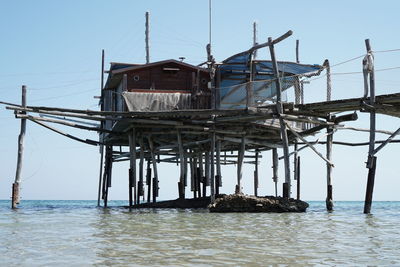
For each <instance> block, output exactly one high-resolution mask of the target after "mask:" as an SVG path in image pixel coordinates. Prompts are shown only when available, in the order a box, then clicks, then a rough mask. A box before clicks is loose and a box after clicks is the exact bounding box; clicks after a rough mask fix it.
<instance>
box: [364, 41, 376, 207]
mask: <svg viewBox="0 0 400 267" xmlns="http://www.w3.org/2000/svg"><path fill="white" fill-rule="evenodd" d="M365 45H366V48H367V56H366V57H365V58H364V61H363V64H364V76H365V75H368V74H369V87H370V88H369V89H370V90H369V92H370V98H369V99H370V101H369V105H370V106H372V107H374V106H375V73H374V57H373V54H372V50H371V45H370V43H369V39H366V40H365ZM366 86H368V85H366ZM369 114H370V131H369V150H368V161H367V168H368V181H367V190H366V193H365V202H364V213H366V214H368V213H370V212H371V205H372V195H373V191H374V183H375V169H376V157H375V156H374V150H375V127H376V114H375V110H374V109H373V108H372V109H371V110H370V111H369Z"/></svg>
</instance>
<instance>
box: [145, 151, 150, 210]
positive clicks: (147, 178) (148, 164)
mask: <svg viewBox="0 0 400 267" xmlns="http://www.w3.org/2000/svg"><path fill="white" fill-rule="evenodd" d="M146 185H147V203H150V199H151V167H150V159H147V172H146Z"/></svg>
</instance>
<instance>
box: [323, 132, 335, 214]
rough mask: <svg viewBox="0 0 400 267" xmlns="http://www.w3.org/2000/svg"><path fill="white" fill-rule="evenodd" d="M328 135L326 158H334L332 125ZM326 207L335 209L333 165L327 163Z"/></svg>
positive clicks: (329, 209) (330, 209)
mask: <svg viewBox="0 0 400 267" xmlns="http://www.w3.org/2000/svg"><path fill="white" fill-rule="evenodd" d="M327 134H328V135H327V136H326V158H327V160H329V161H331V160H332V143H333V129H332V128H331V127H328V128H327ZM326 184H327V192H326V201H325V202H326V209H327V210H328V211H332V210H333V200H332V198H333V197H332V165H331V164H328V163H326Z"/></svg>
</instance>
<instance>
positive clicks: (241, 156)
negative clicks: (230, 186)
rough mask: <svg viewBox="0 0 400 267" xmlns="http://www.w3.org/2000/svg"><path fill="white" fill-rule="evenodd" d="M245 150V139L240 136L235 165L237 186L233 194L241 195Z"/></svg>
mask: <svg viewBox="0 0 400 267" xmlns="http://www.w3.org/2000/svg"><path fill="white" fill-rule="evenodd" d="M245 149H246V138H245V137H244V136H242V142H241V143H240V147H239V151H238V164H237V185H236V189H235V194H242V176H243V159H244V153H245Z"/></svg>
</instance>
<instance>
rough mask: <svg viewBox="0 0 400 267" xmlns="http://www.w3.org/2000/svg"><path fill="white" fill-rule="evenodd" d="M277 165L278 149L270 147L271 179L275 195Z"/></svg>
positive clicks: (276, 190)
mask: <svg viewBox="0 0 400 267" xmlns="http://www.w3.org/2000/svg"><path fill="white" fill-rule="evenodd" d="M278 166H279V159H278V149H277V148H273V149H272V180H273V181H274V184H275V196H276V197H277V196H278Z"/></svg>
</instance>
